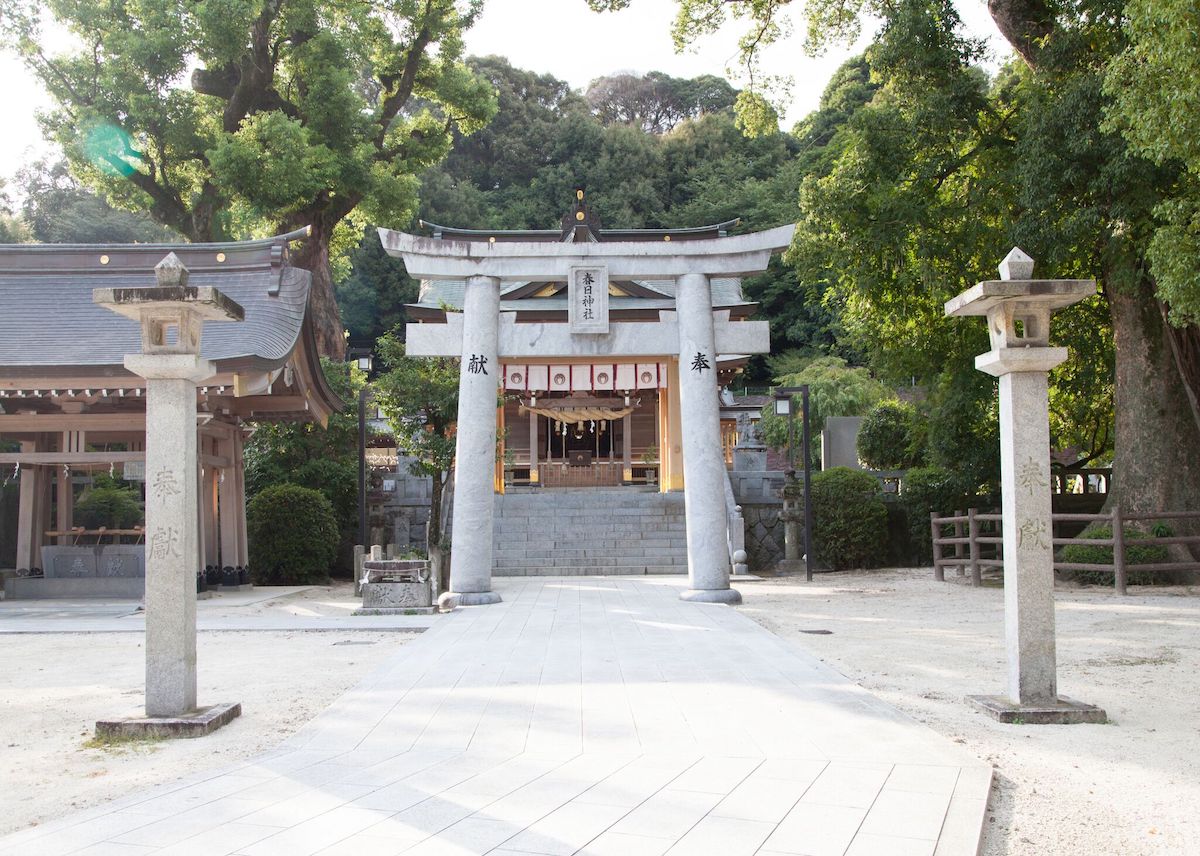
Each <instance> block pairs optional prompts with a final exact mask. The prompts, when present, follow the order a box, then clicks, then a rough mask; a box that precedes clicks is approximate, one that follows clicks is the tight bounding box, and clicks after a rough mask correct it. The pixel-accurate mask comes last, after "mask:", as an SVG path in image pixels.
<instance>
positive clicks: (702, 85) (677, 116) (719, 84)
mask: <svg viewBox="0 0 1200 856" xmlns="http://www.w3.org/2000/svg"><path fill="white" fill-rule="evenodd" d="M584 97H585V98H586V99H587V103H588V106H589V107H590V108H591V110H592V113H593V114H594V115H595V116H596V118H598V119H599V120H600V121H601V122H602V123H604V124H605V125H632V126H634V127H636V128H641V129H642V130H643V131H645V132H646V133H648V134H665V133H667V132H669V131H671V130H672V129H674V128H675V126H676V125H678V124H679V123H680V122H682V121H683V120H684V119H694V118H696V117H698V116H702V115H704V114H706V113H715V112H717V111H719V110H724V109H726V108H728V107H732V106H733V103H734V100H735V99H736V98H737V91H736V90H735V89H734V88H733V87H732V86H730V85H729V81H727V80H725V79H724V78H721V77H717V76H715V75H711V74H705V75H701V76H700V77H697V78H693V79H691V80H688V79H686V78H680V77H671V76H670V75H668V74H664V73H663V72H661V71H652V72H649V73H648V74H642V75H637V74H631V73H629V72H622V73H619V74H610V75H606V76H604V77H598V78H596V79H595V80H593V81H592V82H591V83H590V84H588V88H587V92H586V93H584Z"/></svg>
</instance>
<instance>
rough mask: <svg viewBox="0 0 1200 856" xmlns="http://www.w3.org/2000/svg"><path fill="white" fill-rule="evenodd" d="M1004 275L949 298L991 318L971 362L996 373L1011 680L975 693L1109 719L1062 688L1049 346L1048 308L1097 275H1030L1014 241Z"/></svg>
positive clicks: (1003, 704)
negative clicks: (984, 345)
mask: <svg viewBox="0 0 1200 856" xmlns="http://www.w3.org/2000/svg"><path fill="white" fill-rule="evenodd" d="M1000 277H1001V278H1000V280H999V281H995V280H992V281H988V282H981V283H979V284H977V285H976V286H975V287H973V288H970V289H968V290H966V291H964V292H963V293H962V294H960V295H958V296H957V297H955V298H954V299H953V300H950V301H948V302H947V303H946V314H947V315H949V316H969V315H983V316H986V317H987V324H988V335H989V337H990V338H991V345H992V349H991V350H990V351H989V352H988V353H986V354H980V355H979V356H978V357H976V358H975V367H976V368H977V369H979V370H980V371H982V372H986V373H988V374H990V375H994V376H995V377H998V378H999V379H1000V473H1001V482H1002V494H1003V529H1004V624H1005V638H1006V646H1007V653H1008V686H1007V693H1006V695H1003V696H971V697H970V698H969V701H971V702H972V703H973V704H975V705H976V706H977V707H979V708H981V709H982V710H984V711H986V712H987V713H989V714H990V715H992V716H994V717H995V718H997V719H999V720H1000V721H1001V722H1017V721H1020V722H1025V723H1030V724H1036V723H1056V724H1067V723H1077V722H1105V721H1106V716H1105V713H1104V711H1103V710H1101V709H1099V708H1097V707H1093V706H1091V705H1086V704H1081V703H1079V702H1075V701H1072V700H1070V699H1068V698H1063V697H1061V696H1059V694H1058V681H1057V665H1056V661H1055V643H1054V636H1055V632H1054V534H1053V525H1052V519H1051V508H1050V496H1051V495H1050V427H1049V402H1048V396H1047V381H1048V373H1049V371H1050V369H1052V368H1054V367H1055V366H1057V365H1058V364H1059V363H1061V362H1063V361H1064V360H1065V359H1066V358H1067V349H1066V348H1052V347H1050V315H1051V313H1052V312H1053V311H1054V310H1056V309H1062V308H1064V307H1067V306H1070V305H1071V304H1073V303H1078V302H1079V301H1081V300H1083V299H1085V298H1087V297H1089V296H1091V295H1092V294H1095V292H1096V283H1095V282H1094V281H1093V280H1080V279H1050V280H1047V279H1034V278H1033V259H1031V258H1030V257H1029V256H1027V255H1026V254H1025V253H1024V252H1022V251H1021V250H1020V249H1016V248H1014V249H1013V250H1012V251H1011V252H1010V253H1009V254H1008V255H1007V256H1005V258H1004V261H1003V262H1002V263H1001V264H1000Z"/></svg>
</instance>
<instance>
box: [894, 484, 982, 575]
mask: <svg viewBox="0 0 1200 856" xmlns="http://www.w3.org/2000/svg"><path fill="white" fill-rule="evenodd" d="M902 491H903V492H902V494H901V497H900V498H901V501H902V502H903V503H904V512H905V514H907V515H908V537H909V542H910V544H911V545H912V549H913V553H914V556H913V558H914V559H915V560H916V561H917V562H918V563H920V564H928V563H930V562H932V561H933V541H932V534H931V532H930V529H929V513H930V512H931V511H936V512H937V513H938V514H951V513H953V512H955V511H962V510H964V509H965V508H966V507H967V506H968V505H969V504H970V503H971V500H972V499H974V498H973V497H969V496H967V491H966V489H965V488H964V484H963V478H962V476H960V475H959V474H957V473H952V472H950V471H949V470H944V469H942V468H941V467H914V468H913V469H911V470H909V471H908V472H907V473H905V474H904V482H903V485H902Z"/></svg>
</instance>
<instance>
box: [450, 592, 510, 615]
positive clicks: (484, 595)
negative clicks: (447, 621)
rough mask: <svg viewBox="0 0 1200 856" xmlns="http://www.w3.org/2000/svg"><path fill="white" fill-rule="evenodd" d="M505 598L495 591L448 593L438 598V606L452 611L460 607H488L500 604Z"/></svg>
mask: <svg viewBox="0 0 1200 856" xmlns="http://www.w3.org/2000/svg"><path fill="white" fill-rule="evenodd" d="M501 600H503V598H501V597H500V595H498V594H496V593H495V592H494V591H468V592H458V591H448V592H443V593H442V595H441V597H439V598H438V606H439V607H441V608H442V609H446V610H450V609H454V608H455V607H458V606H487V605H488V604H489V603H500V601H501Z"/></svg>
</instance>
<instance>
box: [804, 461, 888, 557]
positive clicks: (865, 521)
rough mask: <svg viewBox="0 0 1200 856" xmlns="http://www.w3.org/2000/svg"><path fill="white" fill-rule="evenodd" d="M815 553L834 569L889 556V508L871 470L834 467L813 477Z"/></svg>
mask: <svg viewBox="0 0 1200 856" xmlns="http://www.w3.org/2000/svg"><path fill="white" fill-rule="evenodd" d="M812 504H813V541H814V545H813V553H814V556H815V558H816V559H817V560H818V561H820V562H823V563H825V564H827V565H829V567H831V568H833V569H834V570H835V571H842V570H846V569H848V568H871V567H877V566H878V565H880V564H882V563H883V561H884V560H885V559H886V558H887V555H888V537H887V536H888V532H887V527H888V521H887V517H888V515H887V508H886V507H885V506H884V504H883V499H882V498H881V496H880V490H879V482H878V481H877V480H876V478H875V477H874V476H872V475H871V474H869V473H864V472H862V471H861V470H852V469H850V468H849V467H834V468H833V469H829V470H825V471H824V472H820V473H817V474H816V475H814V476H813V480H812Z"/></svg>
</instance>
